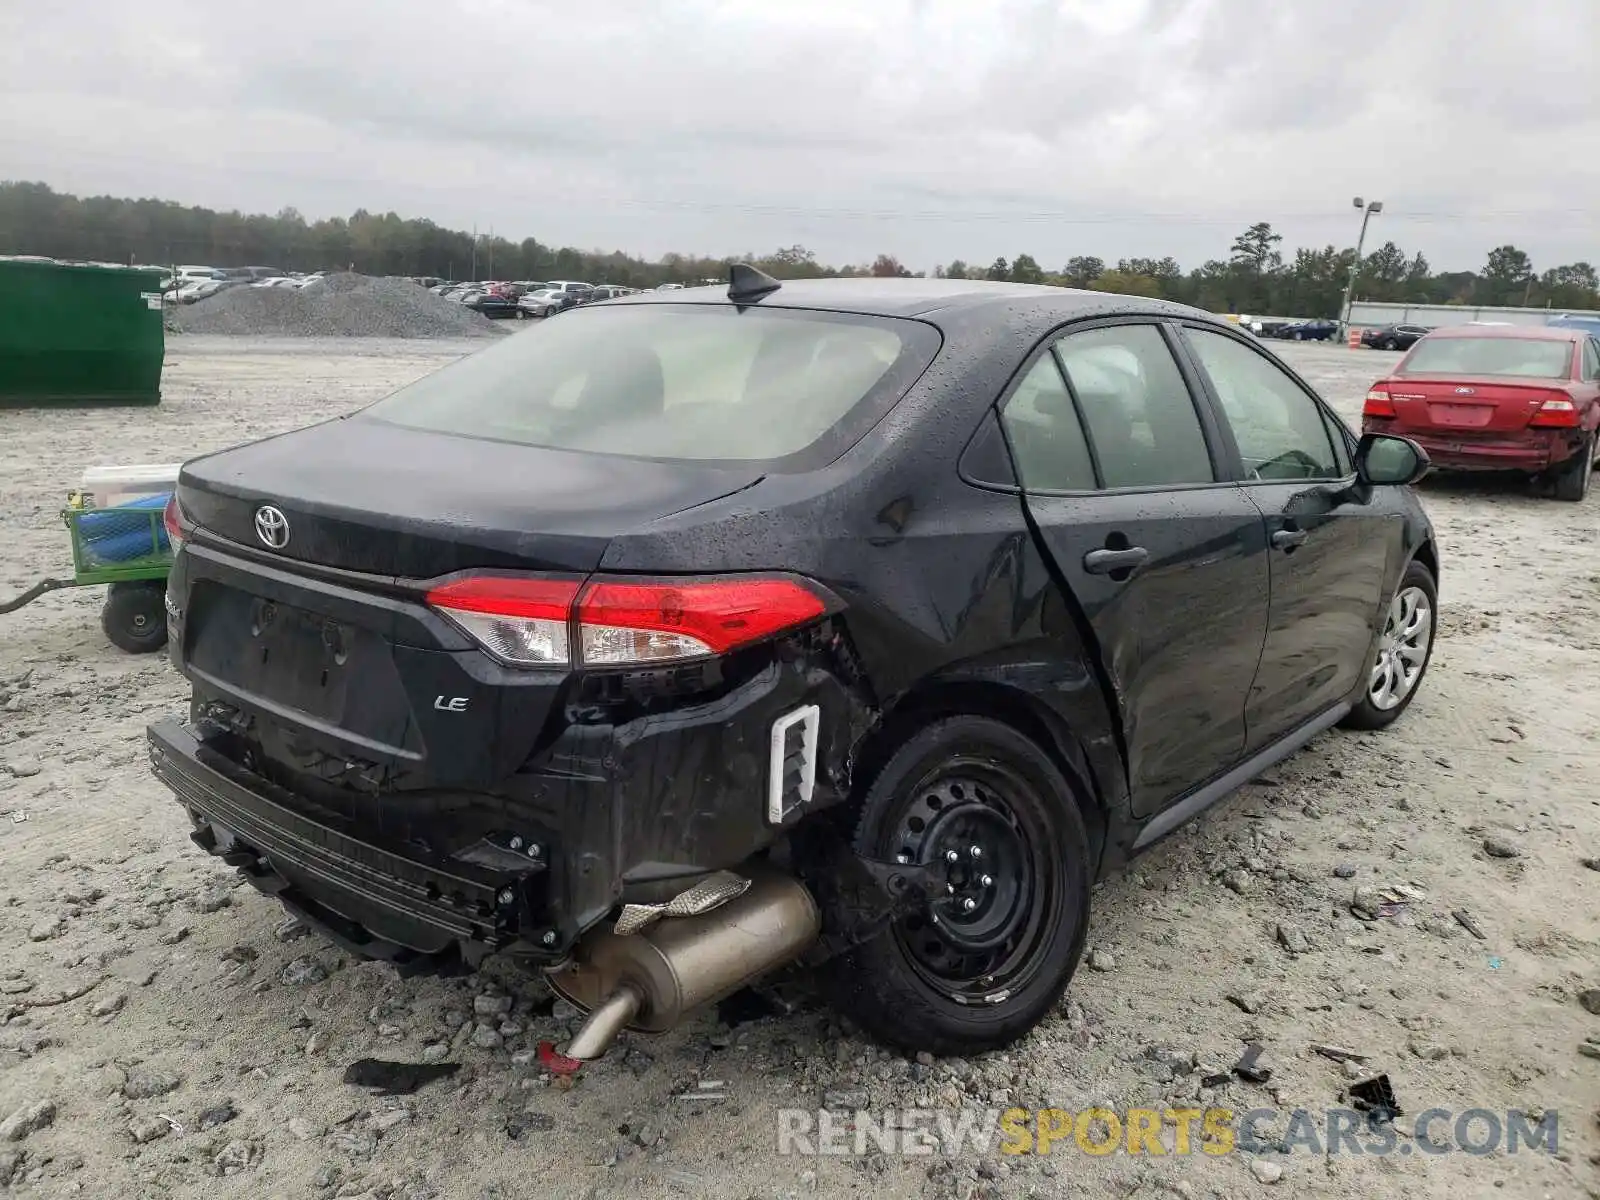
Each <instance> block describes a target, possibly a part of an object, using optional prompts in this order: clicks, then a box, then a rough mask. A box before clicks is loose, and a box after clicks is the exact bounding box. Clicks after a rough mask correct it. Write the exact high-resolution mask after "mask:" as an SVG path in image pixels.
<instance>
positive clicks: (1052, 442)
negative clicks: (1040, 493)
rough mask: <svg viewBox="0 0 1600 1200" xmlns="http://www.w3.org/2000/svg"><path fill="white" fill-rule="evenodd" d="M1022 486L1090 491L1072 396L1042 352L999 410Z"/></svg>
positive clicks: (1090, 470) (1089, 465)
mask: <svg viewBox="0 0 1600 1200" xmlns="http://www.w3.org/2000/svg"><path fill="white" fill-rule="evenodd" d="M1000 419H1001V421H1002V422H1003V423H1004V425H1005V431H1006V438H1007V439H1008V440H1009V441H1010V442H1011V451H1012V455H1013V457H1014V458H1015V459H1016V465H1017V476H1018V478H1019V479H1020V480H1021V482H1022V486H1023V487H1025V488H1038V489H1048V490H1052V491H1073V492H1076V491H1090V490H1092V489H1093V488H1094V486H1095V482H1094V463H1093V461H1092V460H1091V459H1090V457H1089V447H1088V445H1087V444H1086V443H1085V442H1084V440H1083V428H1082V426H1080V425H1079V424H1078V414H1077V412H1076V410H1074V408H1073V407H1072V397H1071V396H1070V395H1069V394H1068V393H1067V386H1066V384H1064V383H1063V382H1062V381H1061V372H1060V370H1058V369H1057V367H1056V361H1055V359H1054V358H1052V357H1051V356H1050V355H1048V354H1045V355H1043V356H1041V357H1040V359H1039V361H1038V362H1036V363H1034V364H1033V370H1031V371H1029V372H1028V374H1027V376H1026V377H1025V378H1024V379H1023V381H1022V383H1021V384H1019V385H1018V387H1017V390H1016V391H1015V392H1013V393H1012V394H1011V399H1009V400H1007V401H1006V407H1005V411H1004V412H1003V413H1001V414H1000Z"/></svg>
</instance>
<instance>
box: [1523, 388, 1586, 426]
mask: <svg viewBox="0 0 1600 1200" xmlns="http://www.w3.org/2000/svg"><path fill="white" fill-rule="evenodd" d="M1528 424H1529V425H1531V426H1533V427H1534V428H1536V429H1576V428H1577V427H1578V406H1577V405H1576V404H1574V403H1573V402H1572V401H1571V400H1570V399H1569V398H1568V397H1566V396H1552V397H1550V399H1548V400H1546V401H1545V402H1544V403H1543V404H1541V405H1540V406H1539V411H1538V412H1536V413H1534V414H1533V417H1532V419H1531V420H1529V422H1528Z"/></svg>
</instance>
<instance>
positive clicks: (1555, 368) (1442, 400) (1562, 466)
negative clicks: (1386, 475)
mask: <svg viewBox="0 0 1600 1200" xmlns="http://www.w3.org/2000/svg"><path fill="white" fill-rule="evenodd" d="M1361 427H1362V429H1363V431H1365V432H1368V433H1396V434H1401V435H1403V436H1405V437H1408V438H1411V439H1413V440H1415V441H1416V442H1417V443H1419V444H1420V445H1421V446H1422V447H1423V448H1424V449H1425V450H1427V452H1428V456H1429V457H1430V458H1431V459H1432V460H1433V462H1434V464H1435V465H1436V466H1439V467H1444V468H1451V469H1455V470H1467V471H1474V470H1480V471H1481V470H1511V471H1525V472H1528V473H1529V474H1531V475H1538V476H1542V477H1543V478H1545V479H1547V480H1549V481H1550V483H1551V484H1553V485H1554V489H1555V494H1556V496H1557V498H1558V499H1561V500H1582V499H1583V498H1584V497H1585V496H1586V495H1588V493H1589V481H1590V478H1591V476H1592V474H1593V470H1594V461H1595V458H1596V457H1597V456H1600V445H1597V435H1596V429H1597V428H1600V338H1596V337H1595V336H1594V335H1593V334H1590V333H1587V332H1585V331H1584V330H1582V329H1563V328H1559V327H1555V328H1552V327H1551V326H1538V325H1504V326H1498V327H1489V326H1481V325H1480V326H1476V327H1474V326H1470V325H1459V326H1453V327H1446V328H1444V329H1435V330H1433V331H1432V332H1431V333H1429V334H1428V336H1427V337H1425V338H1422V339H1421V340H1420V341H1418V342H1417V343H1416V344H1415V345H1414V346H1412V347H1411V349H1410V350H1409V351H1408V352H1407V354H1406V356H1405V357H1404V358H1403V359H1401V360H1400V364H1399V366H1397V367H1396V368H1395V369H1394V371H1393V372H1392V373H1391V374H1390V375H1389V376H1388V377H1387V378H1384V379H1380V380H1378V382H1376V383H1374V384H1373V385H1372V389H1371V390H1370V391H1369V392H1368V393H1367V400H1366V405H1365V407H1364V409H1363V413H1362V418H1361Z"/></svg>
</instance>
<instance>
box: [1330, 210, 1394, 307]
mask: <svg viewBox="0 0 1600 1200" xmlns="http://www.w3.org/2000/svg"><path fill="white" fill-rule="evenodd" d="M1352 203H1353V204H1354V205H1355V207H1357V208H1359V209H1360V210H1361V236H1360V237H1358V238H1356V258H1355V261H1354V262H1353V263H1351V264H1350V280H1349V282H1348V283H1346V284H1345V285H1344V307H1343V308H1342V309H1341V310H1340V313H1339V325H1340V327H1341V328H1342V329H1343V330H1344V331H1345V333H1346V334H1348V333H1349V332H1350V303H1351V299H1352V296H1353V294H1354V292H1355V289H1356V272H1358V271H1360V270H1361V249H1362V247H1363V246H1365V245H1366V244H1367V222H1368V221H1370V220H1371V219H1372V216H1373V214H1374V213H1381V212H1382V211H1383V201H1382V200H1374V201H1372V202H1371V203H1370V204H1369V203H1367V202H1366V201H1364V200H1362V198H1361V197H1360V196H1357V197H1356V198H1355V200H1354V201H1352Z"/></svg>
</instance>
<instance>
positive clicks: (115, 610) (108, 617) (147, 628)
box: [100, 580, 167, 654]
mask: <svg viewBox="0 0 1600 1200" xmlns="http://www.w3.org/2000/svg"><path fill="white" fill-rule="evenodd" d="M166 594H167V585H166V584H165V582H162V581H159V580H150V581H143V580H141V581H138V582H124V583H113V584H112V585H111V586H110V587H108V588H107V589H106V604H105V607H104V608H103V609H101V610H100V628H102V629H104V630H105V633H106V637H107V638H109V639H110V640H111V644H112V645H113V646H115V647H116V648H117V649H118V650H125V651H127V652H128V653H129V654H153V653H155V652H156V651H157V650H159V649H161V647H163V646H165V645H166V644H167V606H166V603H165V599H166Z"/></svg>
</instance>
